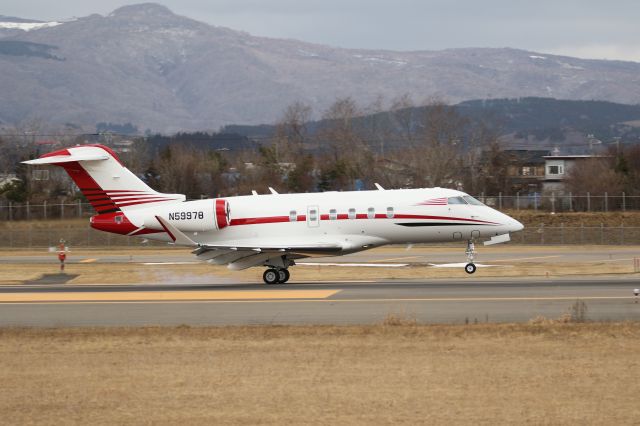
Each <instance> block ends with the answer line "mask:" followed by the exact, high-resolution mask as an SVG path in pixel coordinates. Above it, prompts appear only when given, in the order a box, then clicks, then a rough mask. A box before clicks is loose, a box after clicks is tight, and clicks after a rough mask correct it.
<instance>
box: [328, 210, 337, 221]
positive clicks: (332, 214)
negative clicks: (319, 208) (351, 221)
mask: <svg viewBox="0 0 640 426" xmlns="http://www.w3.org/2000/svg"><path fill="white" fill-rule="evenodd" d="M329 219H331V220H336V219H338V212H337V211H336V209H331V210H329Z"/></svg>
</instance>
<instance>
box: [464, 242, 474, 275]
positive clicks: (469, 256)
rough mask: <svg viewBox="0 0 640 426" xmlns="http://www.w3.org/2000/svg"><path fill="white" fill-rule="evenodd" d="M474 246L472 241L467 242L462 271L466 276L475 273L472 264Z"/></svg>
mask: <svg viewBox="0 0 640 426" xmlns="http://www.w3.org/2000/svg"><path fill="white" fill-rule="evenodd" d="M475 248H476V247H475V244H473V240H468V241H467V250H466V251H465V253H466V255H467V262H469V263H467V264H466V265H465V267H464V271H465V272H466V273H467V274H473V273H474V272H475V271H476V265H474V264H473V258H474V257H475V255H476V250H475Z"/></svg>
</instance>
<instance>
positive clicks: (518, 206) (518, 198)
mask: <svg viewBox="0 0 640 426" xmlns="http://www.w3.org/2000/svg"><path fill="white" fill-rule="evenodd" d="M516 210H520V191H518V192H516Z"/></svg>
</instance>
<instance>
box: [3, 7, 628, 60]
mask: <svg viewBox="0 0 640 426" xmlns="http://www.w3.org/2000/svg"><path fill="white" fill-rule="evenodd" d="M134 3H139V2H136V1H121V0H100V1H90V0H57V1H55V2H54V1H51V0H2V2H1V3H0V15H9V16H19V17H27V18H35V19H41V20H55V19H65V18H69V17H73V16H86V15H89V14H91V13H99V14H102V15H105V14H108V13H110V12H111V11H112V10H113V9H116V8H118V7H120V6H122V5H125V4H134ZM158 3H161V4H164V5H165V6H167V7H169V8H170V9H172V10H173V11H174V12H175V13H178V14H180V15H185V16H188V17H190V18H193V19H197V20H200V21H204V22H207V23H210V24H214V25H218V26H224V27H229V28H233V29H236V30H243V31H246V32H249V33H251V34H254V35H260V36H268V37H278V38H293V39H298V40H304V41H309V42H314V43H322V44H327V45H332V46H339V47H354V48H375V49H378V48H380V49H393V50H433V49H446V48H452V47H514V48H520V49H528V50H534V51H538V52H544V53H558V54H566V55H571V56H578V57H583V58H598V59H623V60H635V61H640V1H638V0H609V1H604V0H596V1H593V0H388V1H382V0H162V1H158Z"/></svg>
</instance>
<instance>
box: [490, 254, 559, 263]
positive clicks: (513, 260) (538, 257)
mask: <svg viewBox="0 0 640 426" xmlns="http://www.w3.org/2000/svg"><path fill="white" fill-rule="evenodd" d="M562 256H563V255H561V254H559V255H556V256H534V257H521V258H518V259H501V260H492V261H491V262H515V261H516V260H535V259H551V258H552V257H562Z"/></svg>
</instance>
